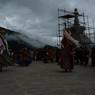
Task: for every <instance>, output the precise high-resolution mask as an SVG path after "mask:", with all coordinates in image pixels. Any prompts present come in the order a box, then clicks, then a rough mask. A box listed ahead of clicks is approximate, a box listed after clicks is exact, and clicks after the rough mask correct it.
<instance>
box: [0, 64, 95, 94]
mask: <svg viewBox="0 0 95 95" xmlns="http://www.w3.org/2000/svg"><path fill="white" fill-rule="evenodd" d="M0 95H95V68H93V67H90V66H87V67H84V66H75V68H74V71H73V72H72V73H65V72H63V71H62V70H61V69H60V67H59V66H58V65H57V64H56V63H49V64H43V63H41V62H38V63H37V64H35V63H33V64H31V65H30V66H29V67H19V66H13V67H9V68H8V70H7V72H6V71H5V70H4V71H3V72H0Z"/></svg>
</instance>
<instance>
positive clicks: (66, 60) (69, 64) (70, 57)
mask: <svg viewBox="0 0 95 95" xmlns="http://www.w3.org/2000/svg"><path fill="white" fill-rule="evenodd" d="M62 44H63V45H64V48H62V51H61V55H60V59H59V63H60V65H63V68H64V69H65V70H67V69H69V70H71V69H73V64H74V54H73V53H74V48H73V47H72V42H70V41H69V40H68V39H66V38H64V39H63V40H62Z"/></svg>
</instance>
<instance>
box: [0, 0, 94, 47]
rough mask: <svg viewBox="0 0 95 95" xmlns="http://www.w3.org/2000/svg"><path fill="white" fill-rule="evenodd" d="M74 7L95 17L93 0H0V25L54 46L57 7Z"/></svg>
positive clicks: (71, 8) (68, 8)
mask: <svg viewBox="0 0 95 95" xmlns="http://www.w3.org/2000/svg"><path fill="white" fill-rule="evenodd" d="M76 7H77V8H79V10H80V11H85V12H86V14H87V15H89V16H90V18H94V17H95V12H94V10H95V0H0V20H1V21H0V26H3V27H5V28H9V29H12V30H17V31H19V32H21V33H23V34H24V35H26V36H28V37H29V39H31V38H32V39H35V40H39V41H40V42H42V43H46V44H49V45H53V46H54V45H56V44H57V40H56V32H57V9H58V8H62V9H64V8H65V9H67V10H73V9H74V8H76ZM25 40H26V39H25ZM29 42H30V43H31V41H29Z"/></svg>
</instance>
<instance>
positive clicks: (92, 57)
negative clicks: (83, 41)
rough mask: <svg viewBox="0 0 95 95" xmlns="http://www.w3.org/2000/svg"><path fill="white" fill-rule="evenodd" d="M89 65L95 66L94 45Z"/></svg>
mask: <svg viewBox="0 0 95 95" xmlns="http://www.w3.org/2000/svg"><path fill="white" fill-rule="evenodd" d="M91 66H92V67H95V46H94V47H93V48H92V50H91Z"/></svg>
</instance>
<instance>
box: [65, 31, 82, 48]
mask: <svg viewBox="0 0 95 95" xmlns="http://www.w3.org/2000/svg"><path fill="white" fill-rule="evenodd" d="M64 36H65V37H66V38H67V39H68V40H70V41H72V42H73V43H74V44H75V45H76V46H77V47H79V46H80V44H79V41H77V40H75V39H74V38H73V37H72V36H71V35H70V34H69V33H68V32H67V31H64Z"/></svg>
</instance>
